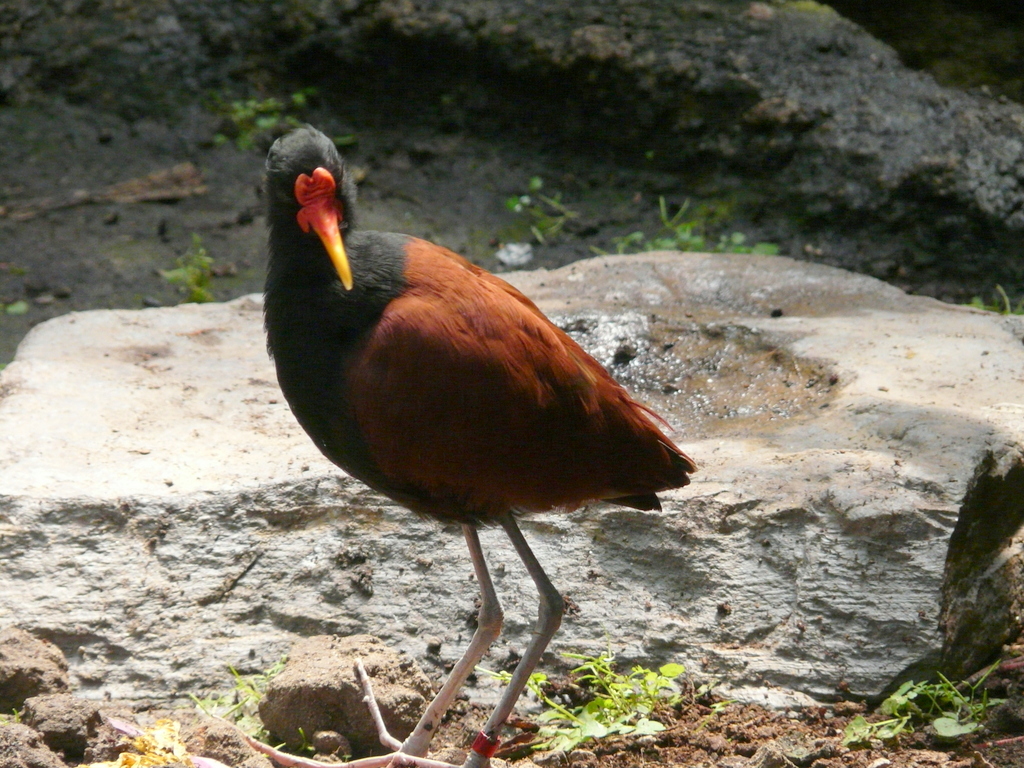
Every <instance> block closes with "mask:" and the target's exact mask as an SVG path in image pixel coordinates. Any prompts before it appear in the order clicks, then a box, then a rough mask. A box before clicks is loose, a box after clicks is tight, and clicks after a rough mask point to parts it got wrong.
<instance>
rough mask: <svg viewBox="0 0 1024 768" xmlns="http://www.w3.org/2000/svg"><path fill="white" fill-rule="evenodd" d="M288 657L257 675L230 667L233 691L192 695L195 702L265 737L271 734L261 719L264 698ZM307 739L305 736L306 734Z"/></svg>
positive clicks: (243, 730)
mask: <svg viewBox="0 0 1024 768" xmlns="http://www.w3.org/2000/svg"><path fill="white" fill-rule="evenodd" d="M287 660H288V657H287V656H282V657H281V658H280V659H279V660H278V661H276V662H274V663H273V664H272V665H271V666H270V668H269V669H267V670H266V671H265V672H260V673H258V674H255V675H243V674H241V673H239V672H238V670H236V669H235V668H234V667H228V671H229V672H230V673H231V677H232V678H233V679H234V687H233V688H232V689H231V691H230V692H228V693H226V694H223V695H221V696H212V697H208V698H205V699H200V698H199V697H198V696H192V697H191V698H192V702H193V703H194V704H195V705H196V708H197V709H198V710H199V711H200V712H203V713H204V714H207V715H210V716H212V717H220V718H223V719H224V720H227V721H229V722H232V723H234V724H235V725H236V726H238V728H239V730H241V731H242V732H243V733H247V734H249V735H250V736H252V737H253V738H256V739H261V740H265V739H266V738H267V735H268V734H267V732H266V730H265V729H264V728H263V723H262V722H261V721H260V719H259V703H260V699H262V698H263V694H264V693H266V691H267V685H269V684H270V681H271V680H273V679H274V678H275V677H277V676H278V675H279V674H281V670H283V669H284V665H285V662H286V661H287ZM303 738H304V739H305V734H303Z"/></svg>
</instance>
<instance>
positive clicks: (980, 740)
mask: <svg viewBox="0 0 1024 768" xmlns="http://www.w3.org/2000/svg"><path fill="white" fill-rule="evenodd" d="M1010 684H1011V685H1012V686H1014V687H1017V686H1019V684H1020V679H1019V678H1016V679H1015V680H1014V681H1013V682H1011V683H1010ZM1000 685H1002V683H1001V684H1000ZM996 692H1001V691H998V690H996ZM49 698H50V699H51V700H50V701H49V702H48V708H47V710H46V722H43V723H41V724H36V726H35V727H36V729H37V730H38V731H39V732H40V733H42V735H43V739H44V740H45V741H46V742H47V743H53V742H56V743H57V744H62V743H64V744H66V743H70V741H75V740H76V738H75V737H69V731H70V732H73V731H75V730H76V728H77V729H78V730H79V731H81V733H80V736H79V737H78V738H77V741H78V742H80V746H78V747H77V748H76V749H75V750H74V753H75V754H74V755H64V757H65V764H66V765H70V766H75V765H78V764H86V763H89V762H93V761H100V760H116V759H117V757H118V755H119V754H120V753H121V752H122V751H127V752H131V751H132V750H131V748H130V747H127V746H126V743H127V742H126V739H125V738H124V737H123V736H122V735H121V734H119V733H117V732H116V731H115V730H114V729H113V728H111V727H110V725H109V724H102V725H97V723H98V722H99V718H94V719H93V720H91V721H88V722H91V723H92V724H91V725H88V726H87V725H86V724H85V723H86V722H87V718H83V715H82V709H81V707H80V706H77V707H76V700H75V699H74V698H73V697H70V696H56V697H49ZM78 701H79V704H81V702H80V700H78ZM715 701H716V700H715V699H714V698H708V697H703V698H698V699H696V700H694V699H690V700H689V701H687V702H686V703H684V704H682V705H680V706H678V707H675V708H672V709H669V710H666V711H664V712H661V713H659V715H658V718H659V719H660V720H661V721H663V722H664V723H665V724H666V726H667V729H666V730H665V731H663V732H661V733H658V734H655V735H650V736H640V737H624V738H621V737H620V738H608V739H603V740H599V741H587V742H584V743H583V744H581V745H579V747H577V748H576V749H574V750H572V751H570V752H544V751H541V752H531V749H530V747H529V744H530V743H531V742H533V741H535V740H536V737H535V736H534V734H533V731H534V730H535V729H536V727H537V723H536V722H535V721H533V720H531V719H530V717H529V716H527V717H524V718H522V719H519V720H517V721H516V726H517V728H518V734H517V733H516V730H515V729H513V731H512V733H511V734H510V735H509V736H508V737H507V738H506V740H505V742H504V744H503V746H502V747H501V748H500V750H499V752H498V754H497V755H496V757H498V758H500V759H503V760H506V761H508V764H509V765H510V766H516V765H517V764H520V765H524V766H527V765H530V764H531V761H532V762H533V763H534V764H536V765H539V766H575V767H576V768H650V766H655V765H664V766H679V767H680V768H681V767H683V766H685V767H686V768H793V766H797V767H798V768H989V767H991V768H1019V767H1020V766H1022V765H1024V742H1021V741H1011V742H1009V743H1007V744H1004V745H992V744H990V743H989V742H991V741H993V740H998V739H1001V738H1008V737H1007V735H1006V733H1005V732H999V731H998V730H996V729H995V728H992V729H986V730H985V731H984V732H983V733H982V734H981V735H978V736H976V737H975V738H967V739H964V740H962V741H961V742H959V743H955V744H951V743H944V742H942V741H941V740H939V739H937V738H936V737H935V736H934V734H933V733H930V732H929V729H927V728H926V729H923V730H918V731H917V732H916V733H913V734H909V735H905V736H903V737H901V738H900V739H899V740H898V742H892V743H886V744H883V743H881V742H873V743H872V745H871V746H870V747H867V748H849V747H844V746H843V745H842V743H841V741H842V734H843V729H844V728H845V727H846V725H847V723H848V722H849V720H850V719H851V718H852V717H854V716H856V715H857V714H860V713H862V712H864V711H865V707H864V705H862V704H858V703H853V702H842V703H838V704H833V705H822V706H820V707H812V708H808V709H804V710H801V711H770V710H766V709H764V708H763V707H759V706H754V705H742V704H736V703H733V704H727V705H725V706H724V707H722V708H718V707H716V709H717V711H716V709H712V705H713V704H714V703H715ZM94 706H95V705H94ZM61 707H63V709H64V712H63V713H62V712H61V711H60V710H61ZM96 710H98V711H99V712H100V713H102V716H103V718H104V719H105V720H106V719H107V718H109V717H115V718H118V719H121V720H123V721H127V722H132V723H137V724H139V725H140V726H143V727H145V726H147V725H150V724H152V723H153V722H154V721H155V720H156V719H158V718H171V719H173V720H175V721H177V722H179V723H180V724H181V726H182V738H183V740H184V741H185V743H186V744H187V745H188V748H189V752H190V754H195V755H200V756H206V757H213V758H214V759H218V760H221V761H222V762H225V763H227V764H228V765H232V766H235V765H240V764H242V763H245V764H246V765H247V766H250V768H257V767H258V766H261V765H265V763H263V762H262V761H261V760H259V761H254V759H253V755H252V753H251V752H249V750H248V748H247V747H246V746H245V745H244V743H243V741H242V738H241V737H240V736H238V734H237V732H235V733H234V734H231V733H230V731H231V729H228V728H226V726H224V725H223V724H222V723H219V724H218V723H216V722H214V721H211V720H210V719H209V718H206V717H204V716H200V715H198V714H197V713H196V711H195V710H192V709H179V710H162V709H158V708H157V709H146V708H145V707H140V706H139V705H129V704H117V703H106V704H101V705H98V706H95V710H92V711H96ZM1019 714H1020V702H1019V700H1018V701H1017V702H1016V703H1015V704H1012V705H1010V706H1004V708H1002V709H1001V710H1000V711H996V712H995V713H994V716H993V718H992V721H991V722H992V724H993V725H996V724H997V723H998V724H1000V725H999V727H1003V728H1005V727H1010V729H1011V730H1013V731H1014V732H1015V733H1019V730H1020V728H1019V726H1021V725H1022V724H1024V722H1022V721H1021V720H1020V719H1019ZM486 716H487V711H486V710H484V709H482V708H480V707H478V706H471V705H468V704H467V703H466V702H464V701H461V702H458V703H457V704H456V706H455V707H454V711H453V712H451V713H450V717H449V718H448V719H447V721H446V722H445V723H444V724H443V725H442V728H441V729H440V730H439V731H438V734H437V736H436V737H435V738H434V741H433V743H432V745H431V755H432V756H433V757H435V758H436V759H441V760H448V761H453V762H455V763H456V764H461V762H462V760H463V759H464V756H465V751H466V749H467V747H468V745H469V743H470V742H471V741H472V739H473V737H474V736H475V734H476V733H477V731H478V730H479V728H480V726H481V725H482V724H483V722H484V720H485V718H486ZM76 718H77V719H76ZM869 719H877V717H870V718H869ZM76 722H77V725H75V724H74V723H76ZM68 723H72V725H71V726H70V729H69V725H68ZM1015 726H1016V727H1015ZM8 727H10V726H8ZM213 728H217V729H221V730H224V731H227V732H228V734H227V735H225V736H223V737H221V738H220V739H218V740H217V741H218V742H219V743H214V742H213V741H211V739H210V738H209V737H208V732H209V731H210V730H211V729H213ZM4 730H5V727H4V726H3V725H0V765H2V766H5V768H7V766H10V767H11V768H14V766H18V767H19V768H22V767H31V768H61V763H60V762H59V761H53V762H50V763H42V762H40V761H39V759H38V756H34V755H33V754H32V750H30V749H28V748H27V746H19V745H17V744H14V745H12V744H11V743H10V741H11V740H10V737H9V736H6V735H5V734H4ZM86 731H87V732H86ZM197 734H198V735H200V736H201V735H202V734H207V737H206V738H205V739H203V738H200V737H198V736H197ZM1009 738H1012V737H1009ZM226 743H227V744H230V745H231V746H230V749H228V747H227V746H226ZM67 751H72V750H70V749H69V750H67ZM306 756H307V757H308V756H309V753H306ZM316 759H318V760H325V761H328V762H333V761H335V760H337V758H332V757H331V756H329V755H322V754H321V755H317V756H316ZM500 765H501V763H499V762H498V761H497V760H496V761H495V766H496V768H497V766H500Z"/></svg>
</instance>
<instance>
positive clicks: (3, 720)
mask: <svg viewBox="0 0 1024 768" xmlns="http://www.w3.org/2000/svg"><path fill="white" fill-rule="evenodd" d="M20 722H21V712H19V711H18V710H16V709H12V710H11V714H9V715H0V725H17V724H18V723H20Z"/></svg>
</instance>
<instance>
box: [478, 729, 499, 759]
mask: <svg viewBox="0 0 1024 768" xmlns="http://www.w3.org/2000/svg"><path fill="white" fill-rule="evenodd" d="M500 743H501V740H500V739H498V738H497V737H495V738H493V739H492V738H491V737H490V736H488V735H487V734H486V733H484V732H483V731H480V733H478V734H477V735H476V738H475V739H473V747H472V749H473V751H474V752H476V753H477V754H478V755H480V757H487V758H491V757H494V753H495V752H497V751H498V745H499V744H500Z"/></svg>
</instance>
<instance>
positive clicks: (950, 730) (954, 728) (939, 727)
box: [932, 717, 981, 739]
mask: <svg viewBox="0 0 1024 768" xmlns="http://www.w3.org/2000/svg"><path fill="white" fill-rule="evenodd" d="M932 727H933V728H935V733H937V734H938V735H939V738H941V739H956V738H959V737H960V736H964V735H965V734H968V733H974V732H975V731H976V730H978V728H980V727H981V723H978V722H969V723H961V722H959V721H958V720H956V719H955V718H952V717H937V718H935V720H934V721H933V722H932Z"/></svg>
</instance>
